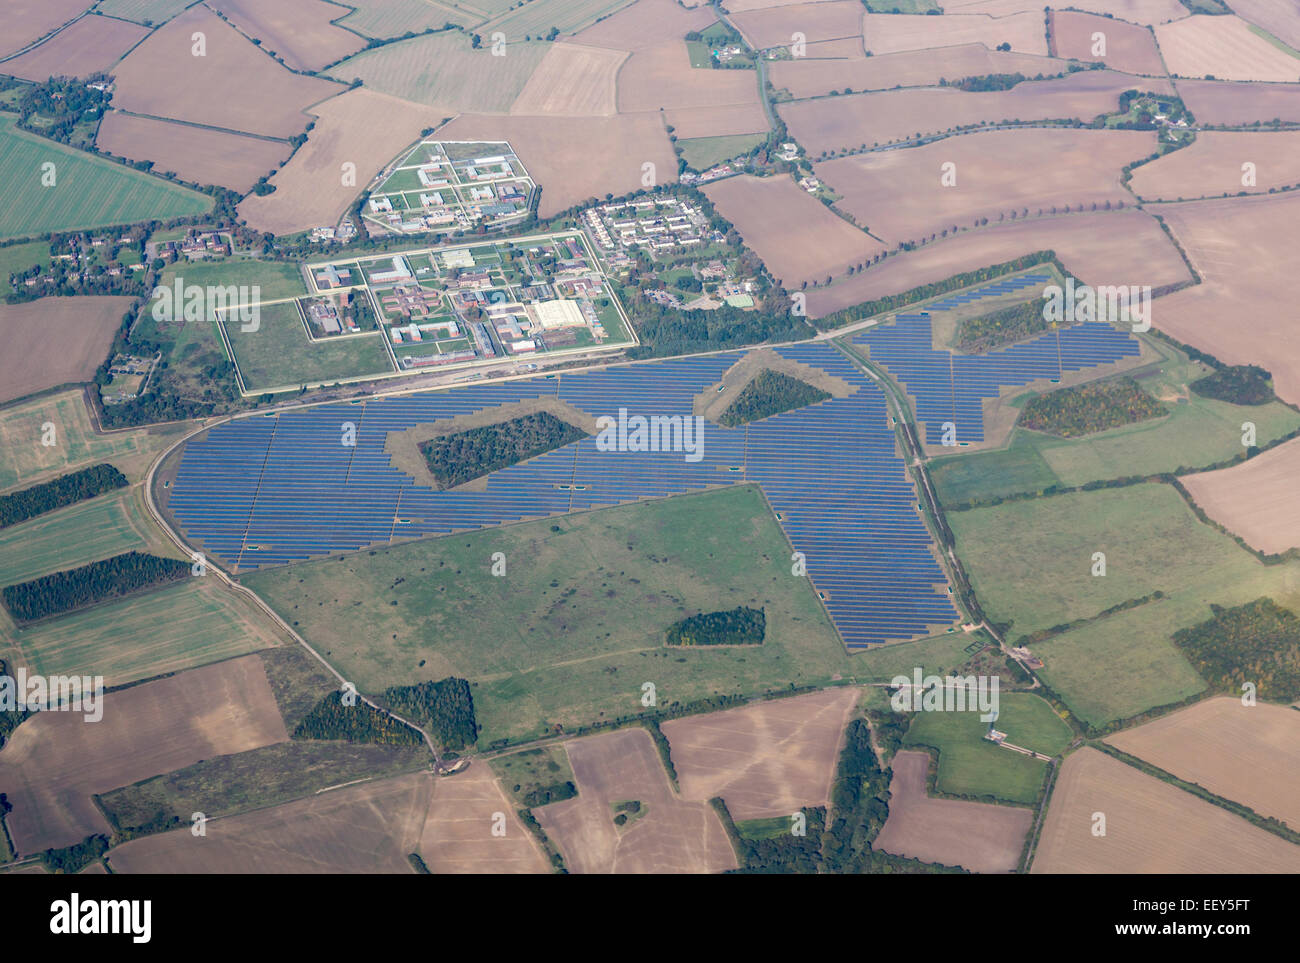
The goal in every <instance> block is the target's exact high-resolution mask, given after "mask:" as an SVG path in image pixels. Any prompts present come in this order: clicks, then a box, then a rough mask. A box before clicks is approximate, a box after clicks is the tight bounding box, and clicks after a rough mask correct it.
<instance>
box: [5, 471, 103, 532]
mask: <svg viewBox="0 0 1300 963" xmlns="http://www.w3.org/2000/svg"><path fill="white" fill-rule="evenodd" d="M126 485H127V481H126V476H125V475H123V474H122V473H121V472H120V471H118V470H117V469H116V468H114V467H113V466H112V465H107V464H100V465H91V466H90V467H89V468H83V469H81V471H74V472H72V473H71V474H68V475H60V476H59V477H58V478H55V479H54V480H53V481H47V482H43V483H42V484H40V485H33V486H32V487H31V488H24V489H23V490H22V491H17V492H14V493H13V494H12V495H0V528H5V527H7V526H9V525H16V524H18V523H19V522H24V521H26V520H27V519H29V518H35V517H36V516H37V515H44V514H45V513H46V512H52V511H54V510H55V509H56V508H63V507H64V506H66V505H71V504H73V503H75V502H80V501H84V500H85V499H87V498H94V497H95V496H96V495H102V494H104V492H110V491H113V490H115V489H118V488H125V487H126Z"/></svg>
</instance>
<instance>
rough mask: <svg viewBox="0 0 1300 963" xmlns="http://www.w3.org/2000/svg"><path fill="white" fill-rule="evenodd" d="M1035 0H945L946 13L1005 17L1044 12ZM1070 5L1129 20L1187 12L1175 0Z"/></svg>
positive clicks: (1086, 0) (1095, 0) (1081, 0)
mask: <svg viewBox="0 0 1300 963" xmlns="http://www.w3.org/2000/svg"><path fill="white" fill-rule="evenodd" d="M1043 6H1044V5H1043V4H1042V3H1039V2H1038V0H945V2H944V4H943V9H944V10H945V11H946V12H947V13H987V14H991V15H992V16H995V17H1004V16H1006V15H1007V14H1011V13H1021V12H1023V11H1025V10H1036V11H1038V12H1039V13H1042V12H1043ZM1069 6H1071V7H1074V8H1075V9H1078V10H1086V11H1088V12H1089V13H1101V14H1106V13H1109V14H1111V15H1112V16H1114V17H1116V18H1118V19H1120V20H1128V21H1130V22H1131V23H1164V22H1165V21H1167V20H1179V19H1181V18H1183V17H1186V16H1187V15H1188V12H1187V8H1186V7H1184V6H1183V5H1182V4H1181V3H1179V2H1178V0H1072V2H1071V3H1070V4H1069Z"/></svg>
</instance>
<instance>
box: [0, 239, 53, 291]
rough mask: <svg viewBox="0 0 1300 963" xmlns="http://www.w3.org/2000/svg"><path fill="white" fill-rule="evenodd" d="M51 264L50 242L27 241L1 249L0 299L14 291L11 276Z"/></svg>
mask: <svg viewBox="0 0 1300 963" xmlns="http://www.w3.org/2000/svg"><path fill="white" fill-rule="evenodd" d="M49 263H50V244H49V242H48V241H27V242H25V243H19V244H10V245H8V246H6V247H0V297H3V296H4V295H6V294H8V293H9V292H10V291H12V290H13V287H12V286H10V284H9V275H11V274H17V273H19V272H22V271H26V270H28V269H30V268H32V267H34V266H40V267H42V268H44V267H46V266H48V265H49Z"/></svg>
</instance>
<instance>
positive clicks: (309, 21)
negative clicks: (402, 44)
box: [207, 0, 366, 71]
mask: <svg viewBox="0 0 1300 963" xmlns="http://www.w3.org/2000/svg"><path fill="white" fill-rule="evenodd" d="M207 6H209V7H211V8H212V9H213V10H216V11H219V12H220V13H223V14H225V15H226V17H227V18H228V19H229V20H230V22H231V23H233V24H234V25H235V26H236V27H238V28H239V29H240V30H242V31H243V32H244V33H246V34H248V36H250V37H252V38H254V39H255V40H260V41H262V49H263V50H269V51H270V52H271V53H273V54H276V55H277V56H279V58H280V59H281V60H283V61H284V62H285V63H286V64H287V65H288V66H289V67H290V68H292V69H293V70H305V71H313V70H320V69H321V68H322V67H325V66H327V65H328V64H332V63H335V62H336V61H339V60H342V59H343V58H344V57H347V56H349V55H350V54H354V53H356V52H357V51H358V50H360V49H361V48H362V47H364V46H365V45H366V42H365V40H363V39H362V38H361V37H359V36H358V35H357V34H355V33H353V32H352V31H351V30H344V29H343V28H342V27H336V26H334V24H332V23H330V21H331V20H337V19H338V18H339V16H340V15H341V14H342V13H343V12H344V11H342V10H340V9H339V8H338V5H336V4H333V3H324V2H322V0H275V3H266V2H265V0H211V2H210V3H208V4H207Z"/></svg>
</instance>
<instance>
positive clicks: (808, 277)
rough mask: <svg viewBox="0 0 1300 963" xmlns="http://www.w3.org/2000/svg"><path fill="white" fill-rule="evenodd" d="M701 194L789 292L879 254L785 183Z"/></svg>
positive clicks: (722, 184) (754, 183) (780, 179)
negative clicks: (731, 225) (705, 195)
mask: <svg viewBox="0 0 1300 963" xmlns="http://www.w3.org/2000/svg"><path fill="white" fill-rule="evenodd" d="M704 193H705V194H707V195H708V197H709V200H711V201H712V202H713V203H714V204H715V205H716V206H717V208H718V211H719V213H721V214H722V216H723V217H725V218H726V219H727V220H729V221H731V223H732V224H734V225H735V227H736V230H737V231H738V232H739V233H740V236H741V237H742V238H743V239H744V241H745V243H746V244H747V245H748V246H749V247H750V248H752V249H753V251H754V252H755V253H756V254H757V255H758V256H759V257H760V258H762V259H763V263H764V264H766V265H767V269H768V271H770V272H771V274H772V277H774V278H776V279H777V280H779V281H781V282H782V283H783V284H784V286H785V287H786V288H787V289H788V290H791V291H793V290H795V289H797V288H798V287H799V286H800V285H802V284H803V283H804V282H808V283H809V284H811V283H812V282H814V281H824V280H825V279H826V277H827V275H832V276H838V275H841V274H843V273H844V272H845V271H846V270H847V269H848V267H849V266H850V265H855V264H859V263H861V262H863V261H864V260H869V259H870V258H871V257H873V256H874V255H876V254H878V253H880V252H882V251H883V250H885V246H884V245H883V244H881V243H880V242H879V241H877V240H875V239H874V238H872V237H870V236H868V235H867V234H866V233H865V232H864V231H862V230H859V229H858V228H856V227H854V226H853V225H852V224H850V223H848V222H847V221H845V220H844V219H842V218H840V217H838V216H836V215H835V214H834V213H832V212H831V211H829V210H828V209H827V208H826V206H825V205H824V204H822V202H821V201H819V200H817V199H816V198H814V197H813V196H812V195H811V194H809V193H808V192H807V191H805V190H804V189H803V188H801V187H800V186H799V185H798V184H796V183H795V182H794V179H793V178H791V177H785V176H775V177H751V176H749V175H742V176H740V177H729V178H727V179H726V180H723V181H716V182H715V183H712V184H708V185H706V186H705V187H704Z"/></svg>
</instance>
